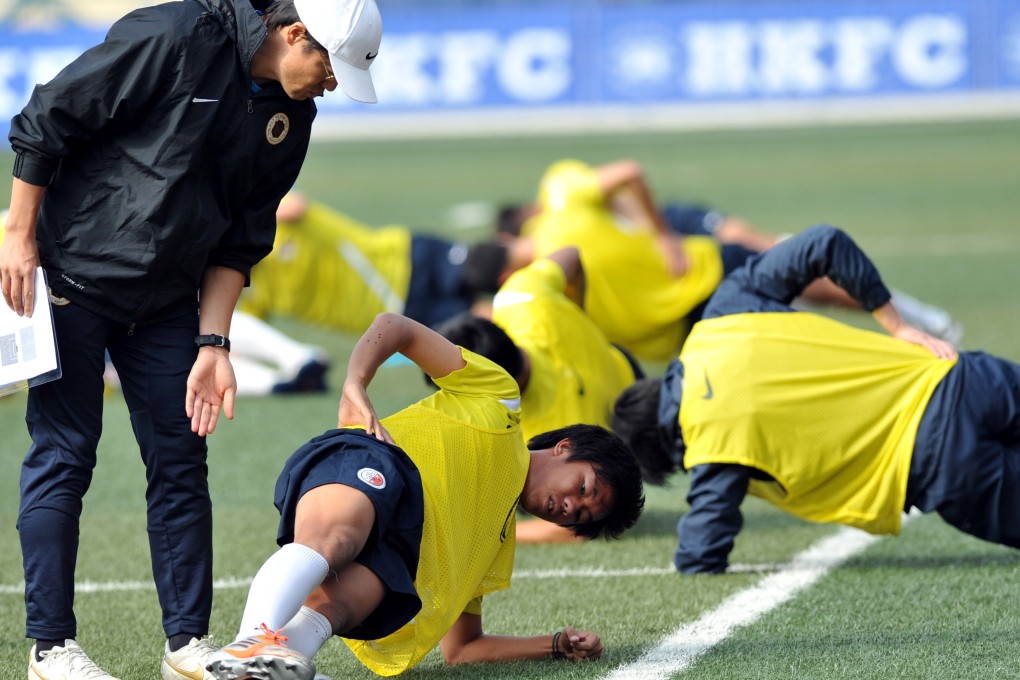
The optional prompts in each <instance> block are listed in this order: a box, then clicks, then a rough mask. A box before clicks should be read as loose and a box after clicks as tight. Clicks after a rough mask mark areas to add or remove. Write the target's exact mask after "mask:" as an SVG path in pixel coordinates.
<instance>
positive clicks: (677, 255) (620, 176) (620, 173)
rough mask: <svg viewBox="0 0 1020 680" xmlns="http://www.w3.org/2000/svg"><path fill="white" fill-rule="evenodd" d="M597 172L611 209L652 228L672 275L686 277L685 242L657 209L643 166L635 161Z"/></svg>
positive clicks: (621, 163) (608, 166) (607, 165)
mask: <svg viewBox="0 0 1020 680" xmlns="http://www.w3.org/2000/svg"><path fill="white" fill-rule="evenodd" d="M596 171H597V173H598V178H599V186H600V187H601V189H602V195H603V196H605V197H606V202H607V203H609V205H610V207H611V208H612V209H613V210H614V211H615V212H617V213H618V214H621V215H624V216H625V217H627V218H629V219H630V220H632V221H634V222H637V223H638V224H649V225H652V227H654V229H655V232H656V234H657V235H658V244H659V250H660V251H661V252H662V256H663V258H664V259H665V261H666V267H667V269H668V271H669V272H670V273H671V274H672V275H673V276H682V275H683V274H684V273H686V271H687V256H686V254H685V253H684V250H683V247H682V241H683V238H682V237H681V236H679V235H678V234H675V233H674V232H673V231H672V230H671V229H670V228H669V224H667V222H666V220H665V218H664V217H663V216H662V213H661V211H660V210H659V209H658V207H657V206H656V205H655V199H654V198H652V190H651V187H649V185H648V182H647V181H646V180H645V173H644V169H643V168H642V167H641V164H640V163H638V162H637V161H632V160H622V161H615V162H613V163H606V164H605V165H600V166H598V168H596Z"/></svg>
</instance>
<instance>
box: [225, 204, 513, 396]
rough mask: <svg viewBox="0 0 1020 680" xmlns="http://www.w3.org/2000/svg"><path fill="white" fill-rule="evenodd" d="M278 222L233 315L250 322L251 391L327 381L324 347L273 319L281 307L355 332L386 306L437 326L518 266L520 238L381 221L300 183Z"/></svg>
mask: <svg viewBox="0 0 1020 680" xmlns="http://www.w3.org/2000/svg"><path fill="white" fill-rule="evenodd" d="M277 223H278V226H277V233H276V243H275V246H274V248H273V252H272V253H270V255H269V256H268V257H266V258H265V259H264V260H263V261H262V262H260V263H259V266H258V267H255V268H254V270H253V271H252V275H251V287H250V288H249V289H247V290H246V291H245V292H244V294H243V295H242V297H241V302H240V304H239V310H240V313H238V314H235V315H234V319H235V321H234V323H241V324H243V328H244V337H243V339H242V338H241V336H240V335H237V336H236V337H235V349H234V355H235V356H236V357H238V358H239V359H240V360H241V361H242V362H243V363H242V365H240V366H235V369H236V372H237V381H238V386H239V390H240V391H241V392H242V393H245V394H269V393H277V394H279V393H287V392H304V391H322V390H325V382H324V380H323V377H324V375H325V370H326V368H327V367H328V359H327V358H326V356H325V353H324V352H323V351H322V350H321V349H320V348H318V347H315V346H311V345H307V344H304V343H301V342H299V341H297V340H293V339H290V338H288V337H287V336H285V335H283V334H282V333H280V332H279V331H278V330H276V329H273V328H272V327H270V326H269V325H268V324H267V323H265V322H266V321H268V320H270V319H271V318H272V317H274V316H287V317H291V318H294V319H298V320H301V321H304V322H307V323H311V324H316V325H319V326H323V327H325V328H329V329H332V330H337V331H343V332H346V333H352V334H358V333H362V332H364V330H365V329H366V328H368V326H369V324H371V323H372V320H373V319H374V318H375V316H376V315H377V314H380V313H382V312H386V311H389V312H395V313H398V314H403V315H404V316H407V317H409V318H411V319H414V320H415V321H418V322H420V323H422V324H424V325H427V326H431V325H434V324H437V323H439V322H442V321H444V320H446V319H448V318H450V317H452V316H455V315H456V314H459V313H461V312H464V311H467V310H470V309H475V310H476V311H477V312H478V313H481V314H488V308H487V300H486V297H487V296H491V294H492V293H494V292H495V291H496V289H497V288H498V287H499V283H500V282H501V281H502V280H503V279H504V278H505V276H506V275H507V274H508V273H509V272H510V271H512V270H513V269H515V268H517V267H518V266H519V265H518V264H516V262H517V260H518V259H520V256H519V255H518V254H517V252H516V250H515V248H514V246H513V245H512V244H510V245H504V244H500V243H496V242H494V241H490V242H482V243H478V244H474V245H468V244H464V243H457V242H453V241H447V240H444V239H440V238H436V237H433V236H429V235H427V234H417V233H413V232H412V231H411V230H410V229H408V228H407V227H402V226H385V227H378V228H373V227H370V226H367V225H365V224H362V223H360V222H357V221H356V220H354V219H353V218H351V217H350V216H348V215H345V214H343V213H341V212H338V211H336V210H333V209H332V208H329V207H327V206H326V205H323V204H322V203H319V202H316V201H309V200H307V199H306V198H305V197H304V196H303V195H301V194H299V193H295V192H292V193H290V194H288V195H287V196H286V197H285V198H284V199H283V201H282V202H281V203H280V207H279V209H278V211H277ZM245 314H248V315H250V316H249V317H245V316H244V315H245Z"/></svg>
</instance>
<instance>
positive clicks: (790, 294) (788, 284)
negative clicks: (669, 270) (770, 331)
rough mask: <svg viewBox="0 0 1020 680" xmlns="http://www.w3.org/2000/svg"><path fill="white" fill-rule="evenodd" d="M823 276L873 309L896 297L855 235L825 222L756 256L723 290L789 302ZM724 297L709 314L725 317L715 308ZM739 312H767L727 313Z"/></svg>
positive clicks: (778, 302) (720, 287)
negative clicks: (714, 310)
mask: <svg viewBox="0 0 1020 680" xmlns="http://www.w3.org/2000/svg"><path fill="white" fill-rule="evenodd" d="M825 276H827V277H829V278H830V279H832V281H833V283H835V284H836V285H837V286H839V287H840V288H842V289H843V290H845V291H846V292H847V293H848V294H849V295H850V296H851V297H852V298H853V299H854V300H856V301H857V302H858V303H859V304H860V305H861V307H863V308H864V309H865V310H867V311H869V312H871V311H874V310H875V309H878V308H879V307H881V306H882V305H884V304H885V303H886V302H888V301H889V300H890V299H891V298H892V295H891V293H890V292H889V289H888V288H886V286H885V284H884V283H883V282H882V277H881V276H880V275H879V273H878V269H876V268H875V265H874V264H873V263H872V262H871V260H870V259H868V256H867V255H865V254H864V251H862V250H861V249H860V248H859V247H858V246H857V244H856V243H854V241H853V239H851V238H850V236H849V235H847V233H846V232H844V231H843V230H842V229H837V228H836V227H830V226H824V225H823V226H815V227H811V228H809V229H805V230H804V231H802V232H801V233H799V234H797V235H795V236H792V237H790V238H788V239H786V240H785V241H783V242H782V243H780V244H778V245H776V246H775V247H773V248H771V249H769V250H768V251H766V252H764V253H762V254H761V255H758V256H757V257H755V258H754V259H752V260H751V261H749V262H748V263H747V265H746V266H745V267H743V268H741V269H739V270H737V271H736V272H734V273H733V274H732V275H730V276H729V277H727V280H726V281H724V282H723V284H720V286H719V289H720V290H725V291H727V293H733V292H736V291H737V290H739V291H740V292H744V293H749V294H751V295H754V296H756V297H758V298H760V299H762V300H763V301H765V302H766V303H768V302H772V303H777V304H779V305H784V306H788V305H789V304H790V303H791V302H793V300H794V298H796V297H798V296H799V295H800V294H801V293H803V292H804V289H805V288H806V287H807V286H808V285H809V284H810V283H812V282H813V281H815V280H816V279H820V278H822V277H825ZM724 301H725V296H720V299H719V300H713V302H714V303H717V304H716V305H713V304H712V303H710V304H709V309H706V310H705V316H706V317H710V316H721V314H719V313H718V312H715V313H713V309H712V307H716V308H717V309H718V305H719V304H720V303H722V302H724ZM737 311H741V312H746V311H767V310H761V309H740V310H727V311H726V312H725V313H728V314H732V313H736V312H737Z"/></svg>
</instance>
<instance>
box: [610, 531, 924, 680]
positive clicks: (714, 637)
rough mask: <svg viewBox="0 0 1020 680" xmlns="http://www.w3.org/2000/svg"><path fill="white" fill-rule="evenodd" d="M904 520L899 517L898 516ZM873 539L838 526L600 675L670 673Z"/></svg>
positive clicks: (642, 678)
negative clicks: (633, 657) (774, 569)
mask: <svg viewBox="0 0 1020 680" xmlns="http://www.w3.org/2000/svg"><path fill="white" fill-rule="evenodd" d="M907 519H908V517H904V518H903V521H904V522H906V521H907ZM877 540H878V537H877V536H872V535H871V534H866V533H864V532H863V531H860V530H858V529H851V528H849V527H842V528H841V529H840V530H839V531H838V532H836V533H835V534H833V535H832V536H829V537H828V538H824V539H822V540H820V541H818V542H817V543H815V544H813V545H812V546H810V547H809V548H807V549H806V550H804V551H803V552H801V553H799V554H797V555H796V556H794V558H793V559H792V560H790V562H789V564H787V565H786V566H784V567H783V568H782V569H780V570H779V571H778V572H776V573H774V574H769V575H768V576H766V577H765V578H763V579H762V580H761V581H759V582H758V583H757V584H755V585H754V586H751V587H750V588H745V589H744V590H741V591H739V592H737V593H734V594H733V595H731V596H730V597H728V598H726V599H725V600H723V602H722V604H720V605H719V606H718V607H716V608H715V609H713V610H712V611H709V612H706V613H705V614H703V615H702V616H701V618H699V619H698V620H697V621H694V622H692V623H687V624H684V625H682V626H680V627H679V628H677V629H676V630H675V631H673V632H672V633H671V634H669V635H668V636H667V637H666V638H664V639H663V640H662V642H660V643H659V644H658V645H656V646H655V647H654V648H652V649H650V650H648V651H647V652H645V653H644V654H642V655H641V656H640V657H639V658H638V659H637V660H636V661H634V662H632V663H629V664H626V665H623V666H620V667H619V668H617V669H616V670H615V671H613V672H612V673H610V674H609V675H607V676H605V680H663V679H664V678H669V677H672V676H673V675H675V674H676V673H679V672H680V671H683V670H685V669H687V668H689V667H690V666H692V665H693V664H694V663H695V662H696V661H697V660H698V659H699V658H701V657H702V656H703V655H704V654H705V653H706V652H708V650H710V649H711V648H712V647H714V646H715V645H717V644H719V643H720V642H722V641H723V640H725V639H726V638H728V637H729V636H730V634H731V633H733V631H734V630H736V629H737V628H740V627H742V626H747V625H749V624H751V623H754V622H755V621H757V620H758V619H759V618H760V617H761V616H762V615H764V614H765V613H767V612H769V611H771V610H772V609H775V608H776V607H778V606H779V605H781V604H783V603H784V602H786V601H787V600H789V599H791V598H792V597H793V596H794V595H796V594H797V593H798V592H800V591H801V590H803V589H805V588H808V587H810V586H811V585H813V584H814V583H815V582H816V581H817V580H818V579H820V578H821V577H822V576H824V575H825V574H827V573H828V572H829V571H830V570H832V569H834V568H836V567H838V566H839V565H840V564H842V563H843V562H845V561H846V560H848V559H850V558H851V557H853V556H854V555H856V554H857V553H859V552H861V551H862V550H864V549H865V548H866V547H868V546H869V545H871V544H872V543H874V542H875V541H877Z"/></svg>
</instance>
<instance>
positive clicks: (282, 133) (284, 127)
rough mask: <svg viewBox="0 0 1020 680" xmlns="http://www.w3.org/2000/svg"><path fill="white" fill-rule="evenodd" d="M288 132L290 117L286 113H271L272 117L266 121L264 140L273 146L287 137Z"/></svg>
mask: <svg viewBox="0 0 1020 680" xmlns="http://www.w3.org/2000/svg"><path fill="white" fill-rule="evenodd" d="M288 132H290V118H288V117H287V114H286V113H276V114H273V117H272V118H270V119H269V122H268V123H266V141H267V142H269V143H270V144H272V145H273V146H276V145H277V144H279V143H280V142H282V141H283V140H285V139H287V133H288Z"/></svg>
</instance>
